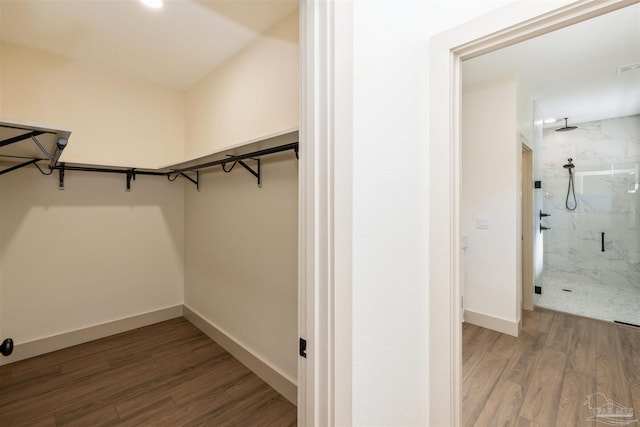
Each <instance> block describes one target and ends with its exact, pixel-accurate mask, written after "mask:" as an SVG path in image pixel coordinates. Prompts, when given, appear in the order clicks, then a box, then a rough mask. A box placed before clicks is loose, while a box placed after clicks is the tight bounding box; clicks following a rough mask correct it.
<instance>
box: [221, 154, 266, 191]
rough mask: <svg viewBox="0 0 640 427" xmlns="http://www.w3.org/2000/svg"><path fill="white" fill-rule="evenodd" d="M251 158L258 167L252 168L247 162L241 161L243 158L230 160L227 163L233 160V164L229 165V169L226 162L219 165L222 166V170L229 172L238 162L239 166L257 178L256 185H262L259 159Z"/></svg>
mask: <svg viewBox="0 0 640 427" xmlns="http://www.w3.org/2000/svg"><path fill="white" fill-rule="evenodd" d="M251 160H255V161H256V162H257V164H258V168H257V170H254V169H253V168H251V166H249V165H248V164H246V163H245V162H244V161H243V159H238V160H230V161H229V162H228V163H231V162H232V161H233V164H232V165H231V167H230V168H229V169H227V162H223V163H222V164H221V166H222V170H223V171H224V172H225V173H230V172H231V171H232V170H233V168H235V167H236V165H238V164H239V165H240V166H242V167H243V168H245V169H246V170H248V171H249V173H250V174H251V175H253V176H255V177H256V178H257V180H258V187H262V179H261V174H260V159H258V158H255V159H254V158H252V159H251Z"/></svg>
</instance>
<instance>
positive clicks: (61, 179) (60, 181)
mask: <svg viewBox="0 0 640 427" xmlns="http://www.w3.org/2000/svg"><path fill="white" fill-rule="evenodd" d="M58 190H64V163H60V166H58Z"/></svg>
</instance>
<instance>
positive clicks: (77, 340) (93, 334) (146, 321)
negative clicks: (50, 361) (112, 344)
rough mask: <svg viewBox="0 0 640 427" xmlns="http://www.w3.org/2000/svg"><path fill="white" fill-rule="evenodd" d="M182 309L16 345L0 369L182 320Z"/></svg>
mask: <svg viewBox="0 0 640 427" xmlns="http://www.w3.org/2000/svg"><path fill="white" fill-rule="evenodd" d="M182 309H183V306H182V304H180V305H175V306H173V307H167V308H162V309H160V310H155V311H151V312H149V313H143V314H138V315H136V316H131V317H127V318H124V319H119V320H114V321H112V322H107V323H102V324H100V325H95V326H89V327H87V328H82V329H78V330H76V331H71V332H65V333H62V334H59V335H53V336H50V337H46V338H40V339H37V340H33V341H28V342H24V343H17V344H15V346H14V348H13V353H12V354H11V355H10V356H7V357H2V358H0V365H6V364H8V363H12V362H17V361H19V360H23V359H28V358H30V357H35V356H40V355H41V354H45V353H50V352H52V351H56V350H61V349H63V348H67V347H71V346H74V345H78V344H82V343H85V342H89V341H93V340H97V339H100V338H104V337H108V336H109V335H114V334H119V333H121V332H126V331H130V330H132V329H136V328H141V327H143V326H148V325H152V324H154V323H159V322H164V321H165V320H169V319H174V318H176V317H180V316H182Z"/></svg>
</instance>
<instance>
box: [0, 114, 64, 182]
mask: <svg viewBox="0 0 640 427" xmlns="http://www.w3.org/2000/svg"><path fill="white" fill-rule="evenodd" d="M70 136H71V131H70V130H69V129H65V128H59V127H55V126H49V125H43V124H40V123H32V122H23V121H17V120H7V119H0V161H1V162H2V164H3V165H5V166H7V168H5V169H3V170H0V175H2V174H5V173H7V172H11V171H13V170H16V169H19V168H22V167H24V166H28V165H31V164H34V163H36V162H39V161H48V162H49V169H50V170H52V169H53V168H55V167H56V165H57V164H58V160H59V159H60V155H61V154H62V151H63V150H64V149H65V147H66V146H67V144H68V142H69V137H70Z"/></svg>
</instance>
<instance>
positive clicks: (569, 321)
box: [462, 309, 640, 427]
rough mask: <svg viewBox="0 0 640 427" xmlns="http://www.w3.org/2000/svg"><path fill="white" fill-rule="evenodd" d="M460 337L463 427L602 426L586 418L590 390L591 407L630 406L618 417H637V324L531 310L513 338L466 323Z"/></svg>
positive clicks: (639, 389) (639, 372)
mask: <svg viewBox="0 0 640 427" xmlns="http://www.w3.org/2000/svg"><path fill="white" fill-rule="evenodd" d="M462 335H463V351H462V353H463V357H462V359H463V384H462V396H463V397H462V399H463V403H462V405H463V416H462V418H463V426H465V427H466V426H543V427H548V426H563V427H564V426H594V427H597V426H606V425H607V424H606V423H603V422H602V421H599V422H595V421H588V418H589V417H590V416H592V415H593V411H591V410H589V407H588V406H587V405H585V402H586V401H587V398H588V396H590V395H592V394H593V393H596V392H599V393H602V394H603V395H604V396H602V395H598V396H594V397H593V399H594V400H593V401H592V403H594V405H593V406H599V405H600V404H602V403H604V401H603V399H604V397H605V396H606V398H608V399H611V400H613V401H615V402H617V403H618V404H620V405H622V406H623V407H625V408H633V409H635V411H634V412H635V415H634V416H633V417H627V418H619V419H618V421H630V420H636V419H637V418H640V329H638V328H633V327H628V326H622V325H617V324H614V323H609V322H604V321H599V320H593V319H587V318H583V317H578V316H572V315H569V314H564V313H557V312H553V311H548V310H540V309H538V310H536V311H533V312H525V313H524V315H523V325H522V332H521V334H520V336H519V337H518V338H514V337H511V336H508V335H504V334H500V333H498V332H494V331H490V330H488V329H483V328H480V327H477V326H474V325H471V324H466V323H465V324H464V326H463V333H462ZM595 401H597V403H595ZM610 425H613V424H610ZM618 425H622V424H618ZM625 425H628V426H632V427H640V423H639V422H631V423H629V424H625Z"/></svg>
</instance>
